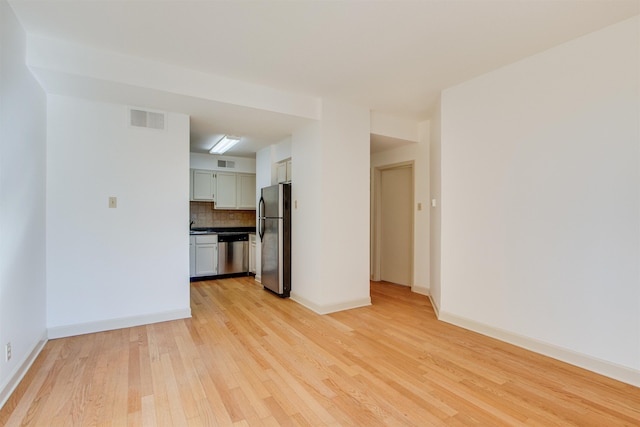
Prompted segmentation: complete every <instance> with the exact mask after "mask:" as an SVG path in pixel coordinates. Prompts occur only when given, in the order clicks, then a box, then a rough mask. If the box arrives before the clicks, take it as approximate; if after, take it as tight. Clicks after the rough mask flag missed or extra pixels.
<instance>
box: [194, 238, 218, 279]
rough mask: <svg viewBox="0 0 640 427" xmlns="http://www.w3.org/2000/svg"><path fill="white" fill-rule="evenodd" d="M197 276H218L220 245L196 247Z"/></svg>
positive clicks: (212, 244)
mask: <svg viewBox="0 0 640 427" xmlns="http://www.w3.org/2000/svg"><path fill="white" fill-rule="evenodd" d="M195 267H196V272H195V273H196V274H195V275H196V276H212V275H215V274H218V244H217V243H211V244H205V245H196V266H195Z"/></svg>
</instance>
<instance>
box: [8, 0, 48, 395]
mask: <svg viewBox="0 0 640 427" xmlns="http://www.w3.org/2000/svg"><path fill="white" fill-rule="evenodd" d="M25 39H26V38H25V34H24V31H23V29H22V27H21V26H20V24H19V23H18V21H17V19H16V17H15V15H14V14H13V11H12V10H11V8H10V7H9V5H8V4H7V2H6V1H4V0H0V54H1V57H0V64H1V69H0V349H1V351H0V407H1V406H2V405H3V404H4V402H5V400H6V399H7V398H8V397H9V395H10V393H11V391H12V390H13V388H14V387H15V386H16V385H17V383H18V381H19V379H20V378H21V376H22V375H24V373H25V372H26V370H27V368H28V365H29V363H30V362H31V361H32V360H33V357H30V354H32V352H34V353H37V352H38V351H39V349H40V348H41V346H42V345H43V344H44V342H45V340H46V338H47V336H46V317H45V313H46V305H45V304H46V277H45V274H46V270H45V267H46V265H45V244H44V242H45V159H46V145H45V143H46V97H45V94H44V92H43V91H42V90H41V89H40V86H39V85H38V83H37V82H36V81H35V80H34V78H33V76H32V75H31V73H30V72H29V70H28V69H27V67H26V66H25ZM8 342H10V343H11V349H12V358H11V360H10V361H8V362H5V345H6V344H7V343H8ZM33 356H35V354H34V355H33Z"/></svg>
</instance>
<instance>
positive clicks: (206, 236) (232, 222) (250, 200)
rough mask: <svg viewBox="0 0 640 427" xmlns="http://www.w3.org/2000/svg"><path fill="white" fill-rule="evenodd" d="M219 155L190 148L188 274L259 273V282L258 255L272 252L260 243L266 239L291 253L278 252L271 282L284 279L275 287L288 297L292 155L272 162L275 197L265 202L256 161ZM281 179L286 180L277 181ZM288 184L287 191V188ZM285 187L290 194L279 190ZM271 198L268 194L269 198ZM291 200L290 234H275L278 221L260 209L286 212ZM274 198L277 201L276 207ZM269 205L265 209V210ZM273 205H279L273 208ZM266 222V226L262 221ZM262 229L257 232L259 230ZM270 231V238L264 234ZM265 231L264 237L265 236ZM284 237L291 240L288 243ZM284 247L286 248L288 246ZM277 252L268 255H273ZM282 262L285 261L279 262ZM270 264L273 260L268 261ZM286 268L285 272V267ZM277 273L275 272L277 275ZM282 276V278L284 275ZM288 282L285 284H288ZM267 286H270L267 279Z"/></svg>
mask: <svg viewBox="0 0 640 427" xmlns="http://www.w3.org/2000/svg"><path fill="white" fill-rule="evenodd" d="M228 159H229V158H227V159H220V158H219V157H214V156H208V155H206V154H199V153H191V167H192V168H191V169H190V171H189V176H190V188H189V198H190V202H189V234H190V235H189V276H190V280H191V281H192V282H194V281H200V280H210V279H222V278H227V277H236V276H246V275H252V276H256V275H257V277H256V279H257V280H258V281H260V272H259V271H258V269H259V268H260V265H261V264H263V263H261V262H256V261H257V260H256V256H260V254H263V255H264V254H268V252H264V253H263V252H262V251H260V250H259V249H258V250H256V248H257V247H258V246H259V245H260V244H261V240H265V241H267V242H272V243H269V244H270V245H272V246H275V248H274V251H275V252H276V253H277V251H278V250H280V251H282V250H285V251H286V254H285V253H284V252H283V253H282V254H279V255H278V254H276V255H275V259H276V260H277V261H276V264H275V265H274V266H273V267H269V271H268V274H267V276H266V277H267V282H268V281H269V280H274V281H276V282H278V281H280V282H281V283H280V284H279V285H278V284H275V285H274V286H273V288H274V289H272V290H273V291H274V293H276V294H278V295H279V296H288V294H289V290H290V265H289V263H290V261H289V260H290V239H291V236H290V234H289V231H288V230H289V227H290V207H291V206H290V204H291V203H290V182H291V160H290V159H287V160H286V161H283V162H279V163H277V164H274V165H273V173H272V180H271V182H272V184H275V185H273V186H271V187H267V188H272V191H275V192H276V193H275V194H276V195H275V198H276V201H275V202H271V201H269V202H268V203H267V204H266V205H265V201H264V199H263V198H262V197H261V196H262V192H263V191H264V190H266V188H265V189H262V190H260V189H257V188H256V174H255V173H252V170H251V168H252V166H253V170H254V171H255V166H254V165H253V164H252V162H254V161H253V159H241V158H233V160H228ZM194 166H196V167H195V168H194ZM278 184H282V185H286V187H282V185H280V186H278ZM282 188H284V190H283V189H282ZM283 191H284V192H286V194H287V196H286V198H283V197H284V196H282V197H280V201H278V195H277V193H278V192H283ZM267 200H269V197H267ZM285 202H286V212H287V216H288V218H289V219H288V220H287V221H286V222H283V224H286V226H287V228H286V230H287V231H286V234H284V235H283V237H278V235H277V231H276V234H275V235H273V234H272V233H273V228H272V226H271V225H270V224H273V221H271V220H270V219H267V220H265V219H264V218H261V217H260V212H262V211H266V212H269V214H268V215H269V216H271V215H275V216H277V215H278V212H279V211H280V212H283V211H282V209H284V208H285V205H284V203H285ZM271 203H275V204H274V205H273V206H274V208H271ZM265 206H266V209H265ZM272 209H274V210H272ZM262 225H264V226H262ZM257 231H258V233H257ZM265 232H266V237H265ZM260 235H262V237H263V238H264V239H261V237H260ZM282 239H284V242H289V243H288V244H286V245H285V244H284V243H283V240H282ZM283 248H284V249H283ZM271 259H272V257H271V256H270V257H269V260H271ZM278 262H280V263H283V262H284V264H286V265H278ZM268 264H269V265H271V264H272V263H268ZM284 271H286V274H281V273H280V272H284ZM274 272H275V274H274ZM281 276H282V277H281ZM284 282H286V285H285V284H284ZM265 288H267V289H270V285H269V284H268V283H265Z"/></svg>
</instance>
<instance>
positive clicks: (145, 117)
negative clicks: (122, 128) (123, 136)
mask: <svg viewBox="0 0 640 427" xmlns="http://www.w3.org/2000/svg"><path fill="white" fill-rule="evenodd" d="M129 111H130V114H129V124H130V125H131V126H136V127H142V128H149V129H158V130H164V124H165V114H164V113H155V112H153V111H144V110H136V109H133V108H132V109H131V110H129Z"/></svg>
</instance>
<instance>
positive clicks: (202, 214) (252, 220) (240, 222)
mask: <svg viewBox="0 0 640 427" xmlns="http://www.w3.org/2000/svg"><path fill="white" fill-rule="evenodd" d="M189 218H190V219H193V218H195V221H196V222H195V224H193V226H194V227H255V225H256V211H254V210H251V211H238V210H219V209H213V203H211V202H189Z"/></svg>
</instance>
